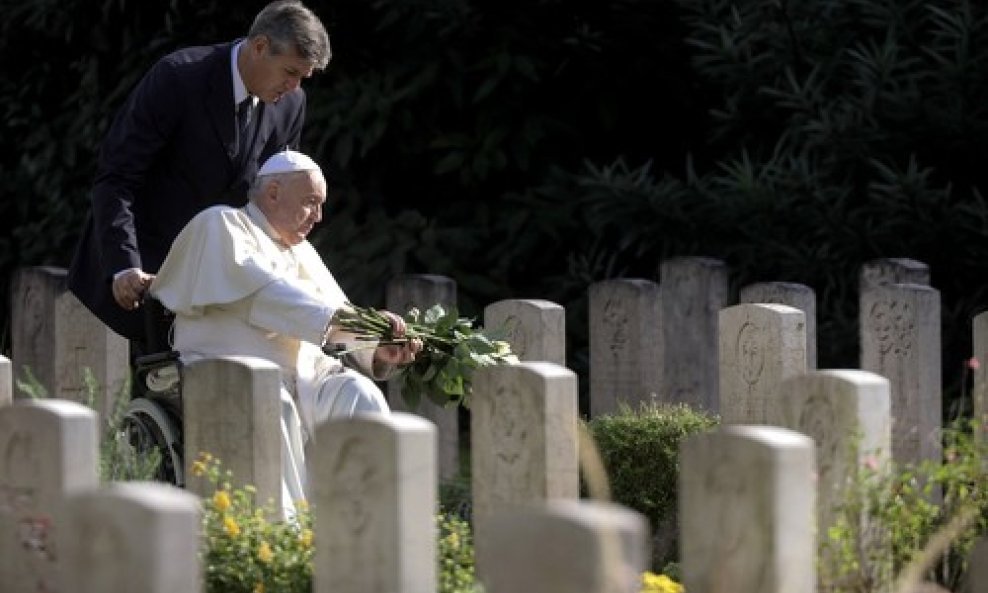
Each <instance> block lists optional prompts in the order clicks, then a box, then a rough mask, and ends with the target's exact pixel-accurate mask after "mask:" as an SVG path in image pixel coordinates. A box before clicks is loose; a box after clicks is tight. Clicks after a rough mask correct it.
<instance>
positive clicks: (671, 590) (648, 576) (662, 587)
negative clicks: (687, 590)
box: [642, 571, 684, 593]
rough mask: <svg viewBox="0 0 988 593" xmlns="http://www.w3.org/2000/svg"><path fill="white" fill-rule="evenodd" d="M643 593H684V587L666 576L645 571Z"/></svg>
mask: <svg viewBox="0 0 988 593" xmlns="http://www.w3.org/2000/svg"><path fill="white" fill-rule="evenodd" d="M642 587H643V589H642V593H683V591H684V589H683V586H682V585H680V584H679V583H677V582H676V581H674V580H672V579H670V578H669V577H667V576H666V575H664V574H655V573H654V572H649V571H645V573H643V574H642Z"/></svg>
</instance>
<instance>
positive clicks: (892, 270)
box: [858, 257, 930, 294]
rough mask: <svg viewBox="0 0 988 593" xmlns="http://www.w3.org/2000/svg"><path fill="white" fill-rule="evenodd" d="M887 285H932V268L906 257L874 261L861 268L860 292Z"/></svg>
mask: <svg viewBox="0 0 988 593" xmlns="http://www.w3.org/2000/svg"><path fill="white" fill-rule="evenodd" d="M886 284H922V285H924V286H929V285H930V267H929V266H928V265H926V264H925V263H923V262H921V261H917V260H914V259H907V258H904V257H887V258H879V259H873V260H871V261H868V262H865V264H864V265H863V266H861V274H860V278H859V289H858V290H859V292H860V294H864V293H865V292H867V291H869V290H871V289H872V288H875V287H876V286H884V285H886Z"/></svg>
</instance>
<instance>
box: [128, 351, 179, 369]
mask: <svg viewBox="0 0 988 593" xmlns="http://www.w3.org/2000/svg"><path fill="white" fill-rule="evenodd" d="M178 359H179V354H178V352H175V351H174V350H167V351H165V352H155V353H154V354H146V355H144V356H141V357H138V359H137V360H136V361H134V362H135V366H136V367H137V368H138V369H141V368H146V367H151V366H158V365H160V364H162V363H166V362H172V361H175V360H178Z"/></svg>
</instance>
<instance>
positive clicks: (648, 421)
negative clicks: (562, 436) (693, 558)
mask: <svg viewBox="0 0 988 593" xmlns="http://www.w3.org/2000/svg"><path fill="white" fill-rule="evenodd" d="M717 422H718V421H717V419H716V418H715V417H713V416H711V415H709V414H705V413H702V412H698V411H696V410H694V409H692V408H690V407H689V406H685V405H669V404H643V405H642V406H641V408H639V409H638V410H633V409H631V408H628V407H624V408H622V409H621V410H620V411H619V412H618V413H617V414H613V415H607V416H601V417H598V418H594V419H593V420H591V421H590V424H589V427H590V431H591V434H592V435H593V438H594V440H595V441H596V442H597V447H598V449H599V450H600V454H601V457H602V458H603V461H604V466H605V468H606V469H607V475H608V477H609V478H610V482H611V492H612V495H613V498H614V501H615V502H618V503H620V504H623V505H625V506H628V507H630V508H632V509H635V510H636V511H638V512H640V513H642V514H644V515H645V516H646V517H648V520H649V522H650V524H651V527H652V533H653V534H654V537H653V545H652V548H653V549H652V564H653V567H654V568H655V569H657V570H658V569H662V568H663V567H665V565H666V564H667V563H669V562H673V561H675V560H676V558H677V557H678V550H677V545H678V537H677V535H676V533H677V527H676V513H677V508H676V506H677V505H676V501H677V497H676V492H677V477H678V475H679V443H680V442H681V441H682V440H683V439H684V438H685V437H687V436H689V435H690V434H694V433H697V432H703V431H705V430H708V429H710V428H711V427H713V426H715V425H716V424H717Z"/></svg>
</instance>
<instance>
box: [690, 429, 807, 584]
mask: <svg viewBox="0 0 988 593" xmlns="http://www.w3.org/2000/svg"><path fill="white" fill-rule="evenodd" d="M679 466H680V468H681V469H680V475H679V517H680V533H681V536H680V550H681V553H680V558H681V559H682V561H681V562H682V564H681V570H682V575H683V585H684V586H685V587H686V590H687V591H730V592H731V593H813V592H814V591H815V588H816V567H815V560H816V539H815V537H814V512H815V511H814V508H815V499H816V484H815V479H814V475H815V472H816V468H815V464H814V461H813V441H812V439H810V438H809V437H806V436H804V435H802V434H799V433H796V432H793V431H791V430H788V429H785V428H778V427H772V426H737V425H736V426H725V427H723V428H722V429H721V430H718V431H714V432H709V433H701V434H695V435H692V436H690V437H687V438H686V440H685V441H684V442H683V444H682V446H681V449H680V463H679Z"/></svg>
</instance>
